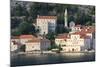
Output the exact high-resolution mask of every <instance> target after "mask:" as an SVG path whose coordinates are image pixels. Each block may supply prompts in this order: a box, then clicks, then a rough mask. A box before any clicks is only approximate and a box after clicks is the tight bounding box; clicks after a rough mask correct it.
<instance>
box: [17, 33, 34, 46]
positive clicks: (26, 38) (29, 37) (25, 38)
mask: <svg viewBox="0 0 100 67" xmlns="http://www.w3.org/2000/svg"><path fill="white" fill-rule="evenodd" d="M33 38H34V36H33V35H20V36H19V39H20V43H21V44H22V45H25V44H26V42H27V41H29V40H32V39H33Z"/></svg>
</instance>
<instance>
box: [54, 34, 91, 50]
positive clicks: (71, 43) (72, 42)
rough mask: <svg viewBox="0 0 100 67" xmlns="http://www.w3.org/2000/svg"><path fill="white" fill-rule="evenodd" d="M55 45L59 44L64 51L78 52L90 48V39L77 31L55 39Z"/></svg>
mask: <svg viewBox="0 0 100 67" xmlns="http://www.w3.org/2000/svg"><path fill="white" fill-rule="evenodd" d="M55 44H56V45H61V48H62V50H63V51H65V52H78V51H84V50H88V49H90V45H91V39H90V37H89V36H86V35H80V34H79V33H72V34H66V36H65V34H64V35H63V36H58V37H57V38H56V39H55Z"/></svg>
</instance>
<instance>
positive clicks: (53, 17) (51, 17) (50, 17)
mask: <svg viewBox="0 0 100 67" xmlns="http://www.w3.org/2000/svg"><path fill="white" fill-rule="evenodd" d="M37 18H38V19H57V16H38V17H37Z"/></svg>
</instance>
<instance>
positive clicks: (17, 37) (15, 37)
mask: <svg viewBox="0 0 100 67" xmlns="http://www.w3.org/2000/svg"><path fill="white" fill-rule="evenodd" d="M11 39H19V36H11Z"/></svg>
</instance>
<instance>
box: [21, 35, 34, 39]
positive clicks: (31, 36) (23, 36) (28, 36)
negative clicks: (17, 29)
mask: <svg viewBox="0 0 100 67" xmlns="http://www.w3.org/2000/svg"><path fill="white" fill-rule="evenodd" d="M20 38H22V39H25V38H34V36H33V35H20Z"/></svg>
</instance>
